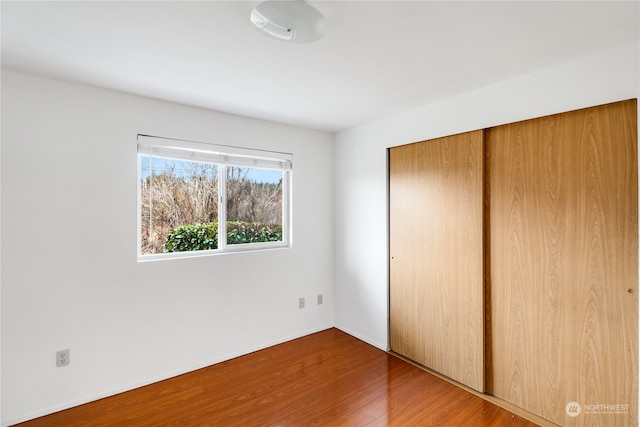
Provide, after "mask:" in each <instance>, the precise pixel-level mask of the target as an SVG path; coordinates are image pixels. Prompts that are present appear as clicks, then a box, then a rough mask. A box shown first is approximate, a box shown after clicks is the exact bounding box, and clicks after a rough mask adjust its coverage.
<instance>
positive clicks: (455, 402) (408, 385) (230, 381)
mask: <svg viewBox="0 0 640 427" xmlns="http://www.w3.org/2000/svg"><path fill="white" fill-rule="evenodd" d="M19 425H20V426H22V427H36V426H47V427H56V426H65V427H72V426H154V427H157V426H180V427H189V426H225V427H229V426H295V427H298V426H323V427H326V426H376V427H378V426H403V427H405V426H439V427H440V426H474V427H478V426H492V427H502V426H511V427H516V426H517V427H520V426H522V427H525V426H526V427H530V426H536V424H534V423H531V422H529V421H527V420H525V419H523V418H521V417H519V416H517V415H514V414H512V413H510V412H509V411H507V410H505V409H502V408H500V407H498V406H496V405H494V404H492V403H490V402H487V401H486V400H484V399H482V398H480V397H478V396H476V395H474V394H471V393H469V392H467V391H465V390H463V389H461V388H459V387H456V386H454V385H452V384H450V383H448V382H447V381H444V380H442V379H440V378H438V377H436V376H434V375H431V374H430V373H428V372H426V371H424V370H422V369H420V368H418V367H416V366H413V365H411V364H409V363H407V362H405V361H403V360H401V359H399V358H398V357H396V356H394V355H392V354H389V353H385V352H384V351H381V350H379V349H377V348H375V347H372V346H370V345H368V344H366V343H364V342H362V341H360V340H358V339H356V338H353V337H352V336H350V335H347V334H345V333H344V332H341V331H339V330H337V329H328V330H326V331H322V332H318V333H316V334H312V335H309V336H306V337H302V338H299V339H296V340H293V341H289V342H286V343H283V344H280V345H277V346H274V347H270V348H267V349H265V350H261V351H257V352H255V353H251V354H249V355H246V356H242V357H238V358H236V359H232V360H229V361H226V362H223V363H219V364H216V365H213V366H210V367H207V368H203V369H200V370H198V371H194V372H191V373H188V374H184V375H181V376H178V377H175V378H171V379H168V380H165V381H162V382H158V383H155V384H151V385H149V386H146V387H141V388H139V389H136V390H132V391H129V392H126V393H121V394H118V395H116V396H112V397H109V398H106V399H102V400H99V401H96V402H92V403H88V404H86V405H82V406H78V407H75V408H71V409H68V410H66V411H62V412H58V413H55V414H52V415H48V416H46V417H41V418H38V419H35V420H32V421H28V422H26V423H22V424H19Z"/></svg>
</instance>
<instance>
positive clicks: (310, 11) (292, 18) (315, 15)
mask: <svg viewBox="0 0 640 427" xmlns="http://www.w3.org/2000/svg"><path fill="white" fill-rule="evenodd" d="M251 22H252V23H253V25H255V26H256V27H258V28H259V29H260V30H261V31H262V33H263V34H264V35H265V36H267V37H270V38H272V39H276V40H280V41H285V42H294V43H309V42H313V41H316V40H318V39H319V38H320V37H322V36H323V35H324V32H325V29H326V22H325V20H324V16H322V14H321V13H320V12H319V11H318V10H317V9H316V8H314V7H313V6H310V5H309V4H307V3H306V2H305V1H304V0H289V1H282V0H266V1H263V2H262V3H260V4H259V5H258V6H256V7H255V8H253V10H252V11H251Z"/></svg>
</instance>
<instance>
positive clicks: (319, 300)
mask: <svg viewBox="0 0 640 427" xmlns="http://www.w3.org/2000/svg"><path fill="white" fill-rule="evenodd" d="M318 305H322V294H318Z"/></svg>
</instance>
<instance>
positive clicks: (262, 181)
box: [140, 156, 283, 255]
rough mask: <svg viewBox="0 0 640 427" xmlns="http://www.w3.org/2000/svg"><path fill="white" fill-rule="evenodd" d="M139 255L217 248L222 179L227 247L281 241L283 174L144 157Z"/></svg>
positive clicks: (266, 170)
mask: <svg viewBox="0 0 640 427" xmlns="http://www.w3.org/2000/svg"><path fill="white" fill-rule="evenodd" d="M140 162H141V163H140V178H141V179H140V204H141V205H140V211H141V212H140V214H141V216H140V232H141V236H140V237H141V248H140V250H141V254H142V255H149V254H159V253H163V252H178V251H193V250H206V249H217V248H218V247H219V244H218V242H219V236H218V230H219V229H220V228H221V227H219V225H218V221H219V206H218V200H219V194H220V191H221V185H220V184H221V183H220V178H221V175H223V178H224V179H225V180H226V181H225V184H226V185H225V186H226V204H225V208H226V209H225V213H226V222H225V225H226V227H225V228H226V240H225V242H226V244H229V245H231V244H239V243H254V242H264V241H282V209H283V172H282V171H281V170H270V169H256V168H248V167H237V166H230V165H226V166H224V165H218V164H214V163H201V162H188V161H183V160H174V159H168V158H161V157H153V158H151V157H149V156H140Z"/></svg>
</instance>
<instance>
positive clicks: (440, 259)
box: [389, 131, 484, 391]
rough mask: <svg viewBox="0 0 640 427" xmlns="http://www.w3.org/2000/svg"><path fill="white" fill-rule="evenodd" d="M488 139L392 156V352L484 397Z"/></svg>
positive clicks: (443, 142)
mask: <svg viewBox="0 0 640 427" xmlns="http://www.w3.org/2000/svg"><path fill="white" fill-rule="evenodd" d="M482 145H483V131H476V132H471V133H466V134H461V135H455V136H451V137H446V138H440V139H435V140H430V141H425V142H421V143H416V144H410V145H405V146H401V147H395V148H392V149H390V150H389V168H390V172H389V190H390V195H389V199H390V258H391V259H390V339H391V349H392V350H393V351H395V352H397V353H399V354H401V355H404V356H406V357H408V358H409V359H412V360H414V361H416V362H418V363H420V364H422V365H424V366H427V367H429V368H431V369H433V370H435V371H437V372H440V373H442V374H444V375H446V376H448V377H450V378H452V379H454V380H456V381H458V382H460V383H462V384H465V385H467V386H469V387H471V388H473V389H475V390H479V391H483V390H484V372H483V363H484V362H483V358H484V349H483V345H484V323H483V319H484V311H483V304H484V301H483V299H484V298H483V296H484V288H483V262H482V237H483V236H482V203H483V199H482V193H483V154H482Z"/></svg>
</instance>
